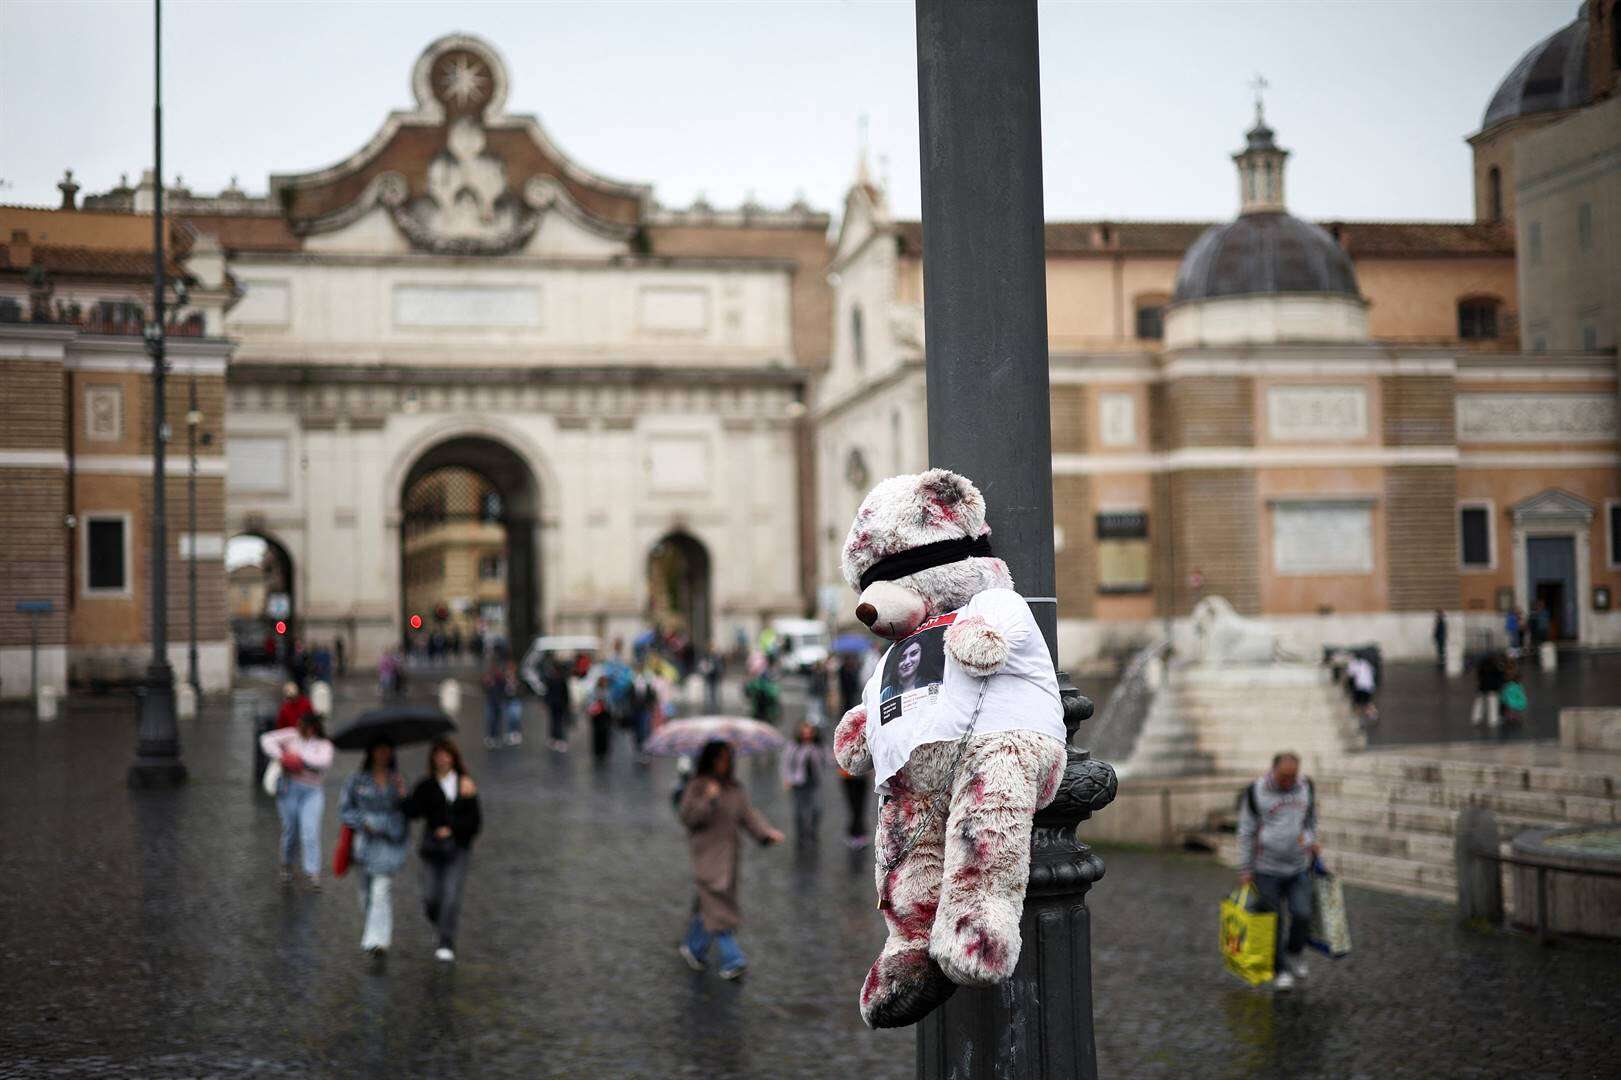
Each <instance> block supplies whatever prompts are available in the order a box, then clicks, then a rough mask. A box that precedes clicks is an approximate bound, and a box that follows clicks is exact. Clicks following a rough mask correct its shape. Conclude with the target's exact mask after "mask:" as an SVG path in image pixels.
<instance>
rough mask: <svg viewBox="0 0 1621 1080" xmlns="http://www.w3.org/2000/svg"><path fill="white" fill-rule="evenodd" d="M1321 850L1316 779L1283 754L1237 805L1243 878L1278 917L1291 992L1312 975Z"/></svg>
mask: <svg viewBox="0 0 1621 1080" xmlns="http://www.w3.org/2000/svg"><path fill="white" fill-rule="evenodd" d="M1321 852H1322V848H1321V847H1320V846H1319V845H1318V843H1317V798H1316V792H1315V790H1314V788H1313V785H1312V782H1311V781H1310V780H1309V779H1307V778H1306V777H1303V776H1301V775H1300V756H1299V755H1298V754H1292V753H1287V752H1285V753H1281V754H1278V755H1277V756H1276V757H1274V758H1273V759H1272V768H1271V770H1270V771H1269V772H1267V773H1266V775H1264V776H1262V777H1261V778H1260V779H1258V780H1256V781H1255V782H1254V783H1252V784H1250V786H1249V787H1248V788H1246V789H1245V790H1244V792H1243V794H1242V795H1241V796H1240V797H1239V807H1238V880H1239V882H1240V884H1245V885H1247V884H1251V883H1253V884H1254V886H1255V891H1256V892H1258V893H1259V894H1260V896H1261V901H1262V903H1264V904H1265V905H1266V906H1267V908H1268V909H1270V910H1271V911H1274V912H1276V913H1277V916H1278V942H1277V949H1276V950H1275V956H1276V961H1275V970H1276V972H1277V974H1276V975H1275V976H1274V977H1273V980H1272V985H1273V987H1274V988H1275V989H1277V990H1291V989H1293V988H1294V985H1295V981H1296V980H1297V979H1304V978H1305V977H1306V975H1307V969H1306V961H1305V958H1304V956H1303V954H1304V952H1305V948H1306V934H1307V933H1308V931H1309V930H1310V929H1311V909H1312V887H1311V865H1312V861H1313V860H1314V859H1316V858H1317V856H1318V855H1319V854H1321ZM1286 928H1287V933H1286V932H1285V930H1286Z"/></svg>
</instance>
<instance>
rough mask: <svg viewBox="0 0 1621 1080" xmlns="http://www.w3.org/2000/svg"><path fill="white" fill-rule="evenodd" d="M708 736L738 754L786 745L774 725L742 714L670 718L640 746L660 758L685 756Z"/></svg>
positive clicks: (699, 748)
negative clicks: (728, 746)
mask: <svg viewBox="0 0 1621 1080" xmlns="http://www.w3.org/2000/svg"><path fill="white" fill-rule="evenodd" d="M711 739H720V740H721V741H722V742H727V743H730V744H731V745H732V750H733V752H734V753H738V754H763V753H765V752H766V751H768V750H780V749H781V748H782V747H784V746H786V745H788V740H787V739H785V738H783V737H782V735H781V733H779V732H778V731H777V729H776V728H774V727H772V726H771V725H770V724H763V723H761V722H760V721H758V720H750V719H749V718H748V717H745V716H695V717H693V718H692V719H690V720H671V721H670V722H669V723H668V724H665V725H664V726H663V727H661V728H659V729H658V730H657V731H656V732H654V733H653V737H652V738H651V739H648V740H647V746H646V747H644V749H645V750H646V751H647V752H648V753H649V754H658V755H659V756H661V757H685V756H690V755H693V754H696V753H698V752H699V751H700V750H702V749H703V748H704V744H705V743H707V742H709V741H710V740H711Z"/></svg>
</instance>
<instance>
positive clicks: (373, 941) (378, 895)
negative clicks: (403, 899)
mask: <svg viewBox="0 0 1621 1080" xmlns="http://www.w3.org/2000/svg"><path fill="white" fill-rule="evenodd" d="M360 906H361V907H362V908H363V909H364V910H365V912H366V928H365V929H364V930H362V931H361V933H360V947H361V948H362V949H386V948H388V947H389V945H391V944H392V943H393V941H394V878H393V877H391V876H390V875H388V874H368V873H366V872H365V871H364V870H362V871H361V872H360Z"/></svg>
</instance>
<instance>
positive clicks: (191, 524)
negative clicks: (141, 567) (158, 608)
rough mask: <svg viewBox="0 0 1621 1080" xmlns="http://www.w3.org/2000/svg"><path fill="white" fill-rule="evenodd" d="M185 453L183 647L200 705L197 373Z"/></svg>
mask: <svg viewBox="0 0 1621 1080" xmlns="http://www.w3.org/2000/svg"><path fill="white" fill-rule="evenodd" d="M187 398H188V400H187V407H186V451H187V453H188V454H189V455H190V459H191V460H190V464H189V467H188V469H187V471H186V532H187V534H188V539H187V541H186V543H187V544H188V545H189V548H190V550H189V551H188V552H187V555H188V556H189V557H188V559H187V561H186V622H187V626H188V628H189V632H190V640H189V643H188V645H187V648H186V681H187V682H188V683H190V684H191V692H192V695H193V696H192V700H193V701H194V702H197V703H198V704H199V705H201V703H202V700H203V684H202V680H201V678H199V676H198V674H197V428H198V427H199V426H200V425H201V424H202V422H203V414H202V412H201V411H200V410H199V409H198V408H197V373H196V372H195V371H193V372H192V374H191V379H190V380H189V383H188V387H187Z"/></svg>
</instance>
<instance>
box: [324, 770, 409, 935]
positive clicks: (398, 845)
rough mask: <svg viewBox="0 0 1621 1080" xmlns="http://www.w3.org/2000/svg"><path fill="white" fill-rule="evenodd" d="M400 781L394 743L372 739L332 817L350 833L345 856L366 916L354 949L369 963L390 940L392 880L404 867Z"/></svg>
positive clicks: (391, 928) (403, 784) (391, 926)
mask: <svg viewBox="0 0 1621 1080" xmlns="http://www.w3.org/2000/svg"><path fill="white" fill-rule="evenodd" d="M404 803H405V780H404V778H402V777H401V776H400V773H399V768H398V766H397V763H396V762H395V760H394V744H393V743H392V742H390V741H389V740H387V739H378V740H377V741H375V742H373V743H372V744H371V745H370V746H368V747H367V748H366V758H365V760H364V761H362V762H361V765H360V769H359V770H358V771H356V772H355V774H354V775H353V776H351V777H349V779H348V780H346V781H344V784H343V797H342V799H341V801H340V802H339V804H338V818H339V820H341V821H342V822H343V823H344V824H345V825H347V826H349V828H351V829H353V830H354V849H353V854H352V856H351V860H352V862H353V864H354V865H355V866H356V867H357V868H358V870H359V874H358V877H359V884H360V905H361V908H362V910H364V911H365V913H366V923H365V928H364V929H363V930H362V931H361V935H360V947H361V948H362V949H364V950H365V951H366V952H368V953H370V954H371V955H372V956H373V957H374V958H379V959H380V958H381V957H383V956H384V955H385V954H386V953H387V952H388V947H389V945H391V944H392V943H393V940H394V895H393V891H394V875H395V874H396V873H398V872H399V869H400V867H401V866H402V865H404V863H405V844H406V840H407V839H408V836H409V834H408V832H407V829H406V824H405V806H404Z"/></svg>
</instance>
